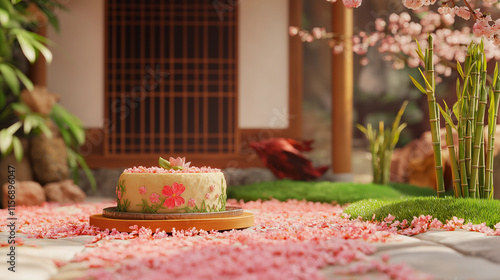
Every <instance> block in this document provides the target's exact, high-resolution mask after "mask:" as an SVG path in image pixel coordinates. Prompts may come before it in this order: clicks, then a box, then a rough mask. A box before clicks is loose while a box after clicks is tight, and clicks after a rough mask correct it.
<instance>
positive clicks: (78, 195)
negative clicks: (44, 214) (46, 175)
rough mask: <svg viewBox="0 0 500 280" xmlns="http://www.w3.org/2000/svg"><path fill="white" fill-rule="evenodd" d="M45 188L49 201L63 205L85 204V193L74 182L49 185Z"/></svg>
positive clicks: (68, 181)
mask: <svg viewBox="0 0 500 280" xmlns="http://www.w3.org/2000/svg"><path fill="white" fill-rule="evenodd" d="M43 188H44V190H45V195H46V197H47V200H48V201H54V202H58V203H61V204H68V203H76V202H83V201H84V200H85V197H86V195H85V193H84V192H83V191H82V190H81V189H80V187H78V186H77V185H75V184H74V183H73V181H72V180H64V181H61V182H55V183H49V184H47V185H45V186H44V187H43Z"/></svg>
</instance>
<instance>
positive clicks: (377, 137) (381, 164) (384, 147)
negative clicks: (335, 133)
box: [356, 101, 408, 185]
mask: <svg viewBox="0 0 500 280" xmlns="http://www.w3.org/2000/svg"><path fill="white" fill-rule="evenodd" d="M406 105H408V101H405V102H403V105H401V109H399V112H398V114H397V115H396V118H395V120H394V122H393V123H392V127H391V128H390V129H389V128H387V129H384V122H382V121H380V122H379V126H378V132H377V129H376V128H373V127H372V125H371V124H370V123H368V124H367V125H366V127H363V126H362V125H360V124H356V127H357V128H358V129H359V130H360V131H361V132H363V133H364V134H365V136H366V138H367V139H368V141H369V143H370V153H371V155H372V168H373V183H375V184H382V185H385V184H387V183H389V174H390V172H391V159H392V154H393V152H394V148H395V147H396V144H397V143H398V140H399V135H400V134H401V131H402V130H403V129H404V128H405V127H406V123H402V124H400V122H401V117H402V116H403V113H404V111H405V108H406Z"/></svg>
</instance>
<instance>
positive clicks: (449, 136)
mask: <svg viewBox="0 0 500 280" xmlns="http://www.w3.org/2000/svg"><path fill="white" fill-rule="evenodd" d="M446 144H447V145H448V153H449V154H450V162H451V174H452V177H453V193H454V194H455V197H457V198H458V197H462V190H461V180H460V173H459V171H458V162H457V158H456V155H455V143H453V131H452V129H451V125H450V124H449V123H448V122H446Z"/></svg>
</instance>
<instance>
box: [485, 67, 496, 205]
mask: <svg viewBox="0 0 500 280" xmlns="http://www.w3.org/2000/svg"><path fill="white" fill-rule="evenodd" d="M499 79H500V76H499V75H498V63H497V64H496V65H495V75H494V77H493V85H492V87H494V88H495V89H494V90H493V94H492V96H491V98H490V100H492V102H490V111H489V115H490V118H489V121H488V126H489V127H488V128H489V129H488V147H487V150H486V152H487V154H488V157H487V161H486V182H485V189H484V197H485V198H492V194H493V157H494V151H493V148H494V147H495V145H494V144H495V134H496V126H497V119H498V105H499V103H500V102H499V101H500V98H499V97H500V80H499Z"/></svg>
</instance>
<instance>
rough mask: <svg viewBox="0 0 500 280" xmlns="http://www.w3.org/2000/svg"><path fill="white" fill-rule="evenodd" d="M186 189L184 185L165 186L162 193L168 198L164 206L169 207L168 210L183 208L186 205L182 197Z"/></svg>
mask: <svg viewBox="0 0 500 280" xmlns="http://www.w3.org/2000/svg"><path fill="white" fill-rule="evenodd" d="M185 190H186V188H185V187H184V186H183V185H182V184H177V183H173V184H172V186H164V187H163V190H162V191H161V193H162V194H163V195H164V196H166V197H167V199H165V202H164V203H163V206H167V207H168V209H172V208H174V207H176V206H181V205H182V204H184V198H183V197H182V196H180V195H181V194H182V193H183V192H184V191H185Z"/></svg>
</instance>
